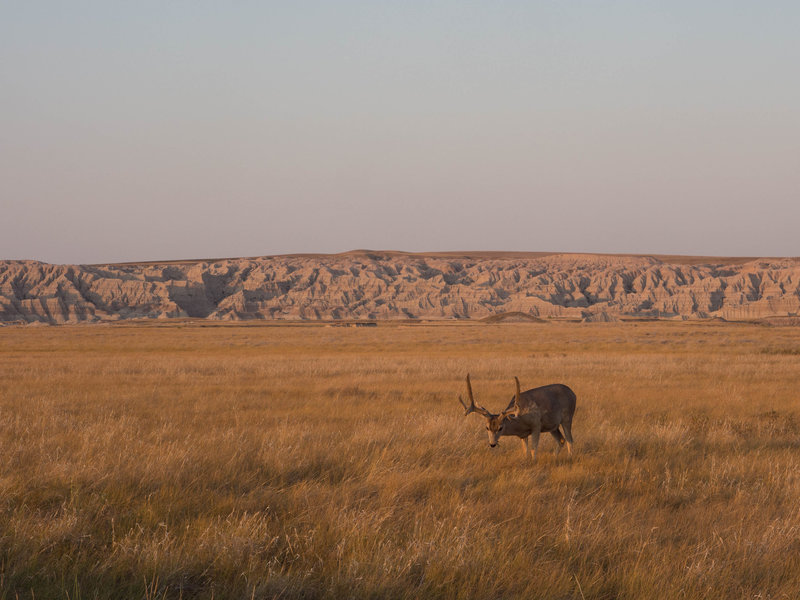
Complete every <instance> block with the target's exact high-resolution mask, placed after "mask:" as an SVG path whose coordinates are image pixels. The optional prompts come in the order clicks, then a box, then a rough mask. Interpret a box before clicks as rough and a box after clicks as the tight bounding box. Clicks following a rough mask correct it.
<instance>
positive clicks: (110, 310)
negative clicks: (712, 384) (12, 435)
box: [0, 252, 800, 324]
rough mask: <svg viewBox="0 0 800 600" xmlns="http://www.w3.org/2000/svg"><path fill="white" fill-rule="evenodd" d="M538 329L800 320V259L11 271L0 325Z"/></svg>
mask: <svg viewBox="0 0 800 600" xmlns="http://www.w3.org/2000/svg"><path fill="white" fill-rule="evenodd" d="M509 312H520V313H525V314H529V315H532V316H536V317H540V318H574V319H584V320H589V321H613V320H617V319H621V318H626V317H627V318H634V317H640V318H659V319H709V318H723V319H726V320H747V319H758V318H764V317H792V316H796V315H797V314H799V313H800V261H799V260H798V259H788V258H787V259H759V260H747V261H743V262H741V263H738V264H737V263H735V262H732V261H730V260H722V259H720V260H719V261H717V262H715V261H714V260H710V261H709V262H708V263H702V264H696V261H687V262H686V264H681V262H680V260H679V259H675V260H670V261H664V260H660V259H659V258H655V257H647V256H641V257H632V256H603V255H576V254H554V255H546V256H541V255H532V256H530V257H520V256H509V257H503V256H491V255H487V256H486V257H474V256H472V257H470V256H464V257H458V256H436V255H415V254H403V253H370V252H364V253H346V254H337V255H315V256H276V257H264V258H252V259H225V260H215V261H196V262H174V263H166V262H165V263H147V264H119V265H54V264H47V263H41V262H36V261H1V262H0V321H2V322H4V323H9V322H18V323H48V324H63V323H80V322H102V321H118V320H122V319H170V318H179V317H192V318H202V319H217V320H238V319H268V320H340V319H379V320H380V319H477V318H483V317H488V316H491V315H496V314H502V313H509Z"/></svg>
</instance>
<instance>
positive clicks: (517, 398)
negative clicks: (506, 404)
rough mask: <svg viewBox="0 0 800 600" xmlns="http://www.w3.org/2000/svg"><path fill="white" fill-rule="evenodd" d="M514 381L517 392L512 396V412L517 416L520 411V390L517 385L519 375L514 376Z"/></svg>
mask: <svg viewBox="0 0 800 600" xmlns="http://www.w3.org/2000/svg"><path fill="white" fill-rule="evenodd" d="M514 382H515V383H516V384H517V393H516V395H515V396H514V410H513V412H514V414H515V415H516V416H519V413H520V411H521V410H522V392H521V391H520V387H519V377H517V376H516V375H515V376H514Z"/></svg>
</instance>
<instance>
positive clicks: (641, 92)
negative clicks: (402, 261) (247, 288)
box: [0, 0, 800, 263]
mask: <svg viewBox="0 0 800 600" xmlns="http://www.w3.org/2000/svg"><path fill="white" fill-rule="evenodd" d="M799 69H800V4H798V3H797V2H789V1H773V2H753V1H751V0H747V1H740V0H732V1H727V2H721V1H718V2H711V1H691V2H690V1H682V0H670V1H661V2H655V1H648V0H636V1H625V2H622V1H620V2H611V1H609V2H599V1H591V2H590V1H564V0H553V1H548V2H545V1H541V2H535V1H518V2H504V1H493V2H486V1H485V2H465V1H464V0H459V1H453V2H431V1H425V2H416V1H403V2H379V1H374V0H373V1H369V2H367V1H365V2H353V1H347V0H339V1H336V2H332V1H324V2H302V1H301V2H283V1H282V2H258V1H251V2H244V1H243V2H196V1H192V2H189V1H185V2H181V1H169V2H164V1H159V2H150V1H136V2H113V1H103V2H82V1H76V2H62V1H59V2H47V1H43V0H42V1H30V0H25V1H16V0H5V1H4V2H2V4H0V259H10V258H30V259H38V260H44V261H48V262H56V263H92V262H106V261H134V260H155V259H178V258H201V257H233V256H256V255H265V254H281V253H294V252H340V251H344V250H350V249H354V248H372V249H397V250H409V251H428V250H430V251H434V250H529V251H568V252H625V253H671V254H704V255H738V256H753V255H759V256H796V255H800V235H798V229H799V226H800V76H799V75H798V73H800V70H799Z"/></svg>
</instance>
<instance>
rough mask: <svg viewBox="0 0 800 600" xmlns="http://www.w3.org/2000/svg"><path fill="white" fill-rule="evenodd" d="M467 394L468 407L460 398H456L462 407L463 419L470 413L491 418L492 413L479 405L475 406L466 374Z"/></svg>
mask: <svg viewBox="0 0 800 600" xmlns="http://www.w3.org/2000/svg"><path fill="white" fill-rule="evenodd" d="M467 394H468V396H469V406H467V405H466V403H465V402H464V401H463V400H462V399H461V396H459V397H458V401H459V402H461V406H463V407H464V416H465V417H466V416H467V415H468V414H469V413H471V412H476V413H479V414H481V415H483V416H484V417H488V416H491V414H492V413H490V412H489V411H488V410H486V409H485V408H483V407H482V406H481V405H480V404H475V397H474V396H473V395H472V384H471V383H470V381H469V373H467Z"/></svg>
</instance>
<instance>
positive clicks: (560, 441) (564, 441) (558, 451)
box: [550, 429, 567, 456]
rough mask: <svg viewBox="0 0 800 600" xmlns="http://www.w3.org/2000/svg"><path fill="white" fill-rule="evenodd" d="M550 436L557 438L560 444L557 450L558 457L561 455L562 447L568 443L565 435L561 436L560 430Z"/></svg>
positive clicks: (552, 432)
mask: <svg viewBox="0 0 800 600" xmlns="http://www.w3.org/2000/svg"><path fill="white" fill-rule="evenodd" d="M550 435H552V436H553V437H554V438H556V441H557V442H558V447H557V448H556V456H558V455H559V454H560V453H561V447H562V446H563V445H564V444H565V443H566V442H567V440H566V438H565V437H564V436H563V435H561V430H560V429H555V430H554V431H551V432H550Z"/></svg>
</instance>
